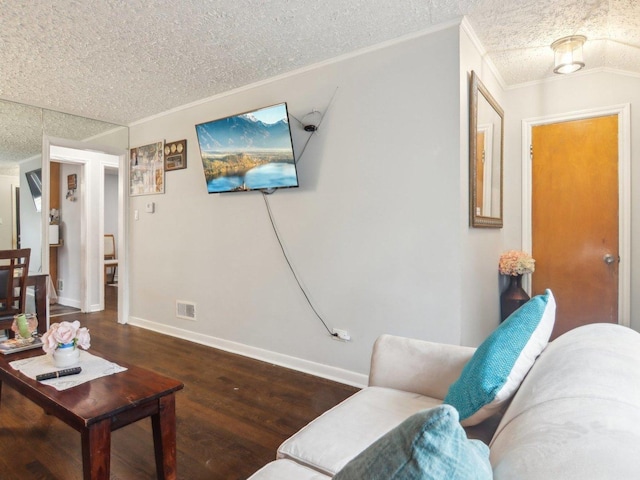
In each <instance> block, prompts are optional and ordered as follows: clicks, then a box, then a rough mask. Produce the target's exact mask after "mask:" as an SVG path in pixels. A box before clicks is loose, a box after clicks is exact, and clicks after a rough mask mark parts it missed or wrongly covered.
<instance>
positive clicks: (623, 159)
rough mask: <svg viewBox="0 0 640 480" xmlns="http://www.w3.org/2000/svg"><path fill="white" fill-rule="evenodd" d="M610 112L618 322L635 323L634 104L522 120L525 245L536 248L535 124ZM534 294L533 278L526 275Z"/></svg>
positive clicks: (589, 116) (523, 239) (564, 120)
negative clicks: (614, 124)
mask: <svg viewBox="0 0 640 480" xmlns="http://www.w3.org/2000/svg"><path fill="white" fill-rule="evenodd" d="M608 115H617V116H618V232H619V235H618V251H619V252H620V264H619V265H618V323H619V324H620V325H624V326H626V327H629V326H630V325H631V104H629V103H625V104H620V105H613V106H610V107H602V108H594V109H589V110H580V111H577V112H570V113H565V114H556V115H548V116H543V117H535V118H525V119H523V120H522V139H523V142H522V244H523V245H522V246H523V249H524V250H526V251H529V252H530V251H531V249H532V244H533V241H532V227H531V221H532V218H531V209H532V201H531V200H532V199H531V192H532V184H531V182H532V174H531V169H532V165H531V150H530V148H531V147H530V145H531V142H532V130H533V127H536V126H538V125H546V124H550V123H560V122H566V121H572V120H583V119H586V118H593V117H604V116H608ZM525 280H526V281H525V285H524V287H525V289H526V290H527V292H528V293H529V294H531V281H530V279H529V278H526V279H525Z"/></svg>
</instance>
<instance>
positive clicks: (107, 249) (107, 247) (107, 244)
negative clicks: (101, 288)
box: [104, 233, 118, 285]
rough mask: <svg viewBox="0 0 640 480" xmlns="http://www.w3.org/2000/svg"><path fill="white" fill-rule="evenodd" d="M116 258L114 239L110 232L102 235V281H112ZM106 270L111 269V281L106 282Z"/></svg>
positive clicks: (116, 265)
mask: <svg viewBox="0 0 640 480" xmlns="http://www.w3.org/2000/svg"><path fill="white" fill-rule="evenodd" d="M117 268H118V259H117V257H116V240H115V238H114V236H113V234H112V233H106V234H105V235H104V283H105V285H106V284H107V283H113V282H114V281H115V278H116V269H117ZM107 270H111V281H110V282H107Z"/></svg>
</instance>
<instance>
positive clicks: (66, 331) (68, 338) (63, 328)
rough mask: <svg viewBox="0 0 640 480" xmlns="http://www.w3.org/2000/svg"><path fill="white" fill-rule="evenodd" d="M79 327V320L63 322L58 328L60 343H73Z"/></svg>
mask: <svg viewBox="0 0 640 480" xmlns="http://www.w3.org/2000/svg"><path fill="white" fill-rule="evenodd" d="M78 328H80V322H79V321H77V320H75V321H74V322H73V323H69V322H61V323H60V326H59V327H58V328H57V330H56V340H58V343H62V344H65V343H72V342H73V340H74V339H75V338H76V333H78Z"/></svg>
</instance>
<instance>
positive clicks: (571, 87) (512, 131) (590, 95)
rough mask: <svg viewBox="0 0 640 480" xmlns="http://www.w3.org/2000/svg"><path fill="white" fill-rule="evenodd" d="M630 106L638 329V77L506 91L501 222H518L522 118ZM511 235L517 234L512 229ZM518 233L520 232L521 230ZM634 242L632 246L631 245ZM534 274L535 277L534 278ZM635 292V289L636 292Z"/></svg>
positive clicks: (598, 76)
mask: <svg viewBox="0 0 640 480" xmlns="http://www.w3.org/2000/svg"><path fill="white" fill-rule="evenodd" d="M626 103H630V104H631V239H632V246H631V258H630V259H624V258H623V259H622V261H623V262H625V261H627V262H630V264H631V318H630V323H631V327H632V328H634V329H635V330H639V331H640V318H639V317H640V297H638V295H634V285H638V282H640V255H638V253H637V250H635V252H634V248H633V247H634V246H636V245H638V242H637V238H640V210H639V209H637V208H634V207H635V206H636V205H639V204H640V169H638V168H636V166H637V165H638V164H640V129H638V125H639V124H640V78H638V77H636V76H629V75H623V74H619V73H611V72H596V73H588V72H585V73H584V74H575V75H569V76H563V77H558V79H556V80H552V81H547V82H543V83H536V84H532V85H527V86H523V87H520V88H515V89H512V90H509V91H507V94H506V105H507V107H506V109H507V111H508V112H509V114H508V117H507V123H506V127H507V130H506V143H505V151H508V152H510V153H509V154H508V155H507V158H508V159H509V160H508V162H507V164H506V165H505V168H506V169H507V168H508V172H507V173H505V180H506V177H507V175H508V176H510V178H512V179H513V181H511V182H505V195H506V196H507V198H508V199H509V200H508V205H507V203H506V202H505V207H506V206H508V207H509V209H508V210H507V211H506V212H505V217H506V218H505V220H506V221H507V222H509V223H513V224H517V223H518V222H520V221H521V220H520V212H521V208H522V201H521V181H520V179H521V176H522V155H521V151H522V150H521V145H522V135H521V129H522V120H524V119H532V118H535V117H546V116H550V115H559V114H569V113H574V112H579V111H584V110H590V109H595V108H605V107H611V106H614V105H621V104H626ZM512 233H517V231H513V232H512ZM520 235H521V232H520ZM634 241H635V245H634V243H633V242H634ZM534 275H535V274H534ZM635 290H636V291H637V287H636V288H635Z"/></svg>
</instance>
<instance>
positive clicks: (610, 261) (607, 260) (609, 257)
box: [602, 253, 616, 265]
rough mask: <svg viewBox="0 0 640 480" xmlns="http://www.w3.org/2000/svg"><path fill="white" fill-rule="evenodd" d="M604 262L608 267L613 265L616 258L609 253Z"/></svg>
mask: <svg viewBox="0 0 640 480" xmlns="http://www.w3.org/2000/svg"><path fill="white" fill-rule="evenodd" d="M602 260H604V263H606V264H607V265H611V264H612V263H613V262H615V261H616V257H614V256H613V255H611V254H610V253H607V254H606V255H605V256H604V257H602Z"/></svg>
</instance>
